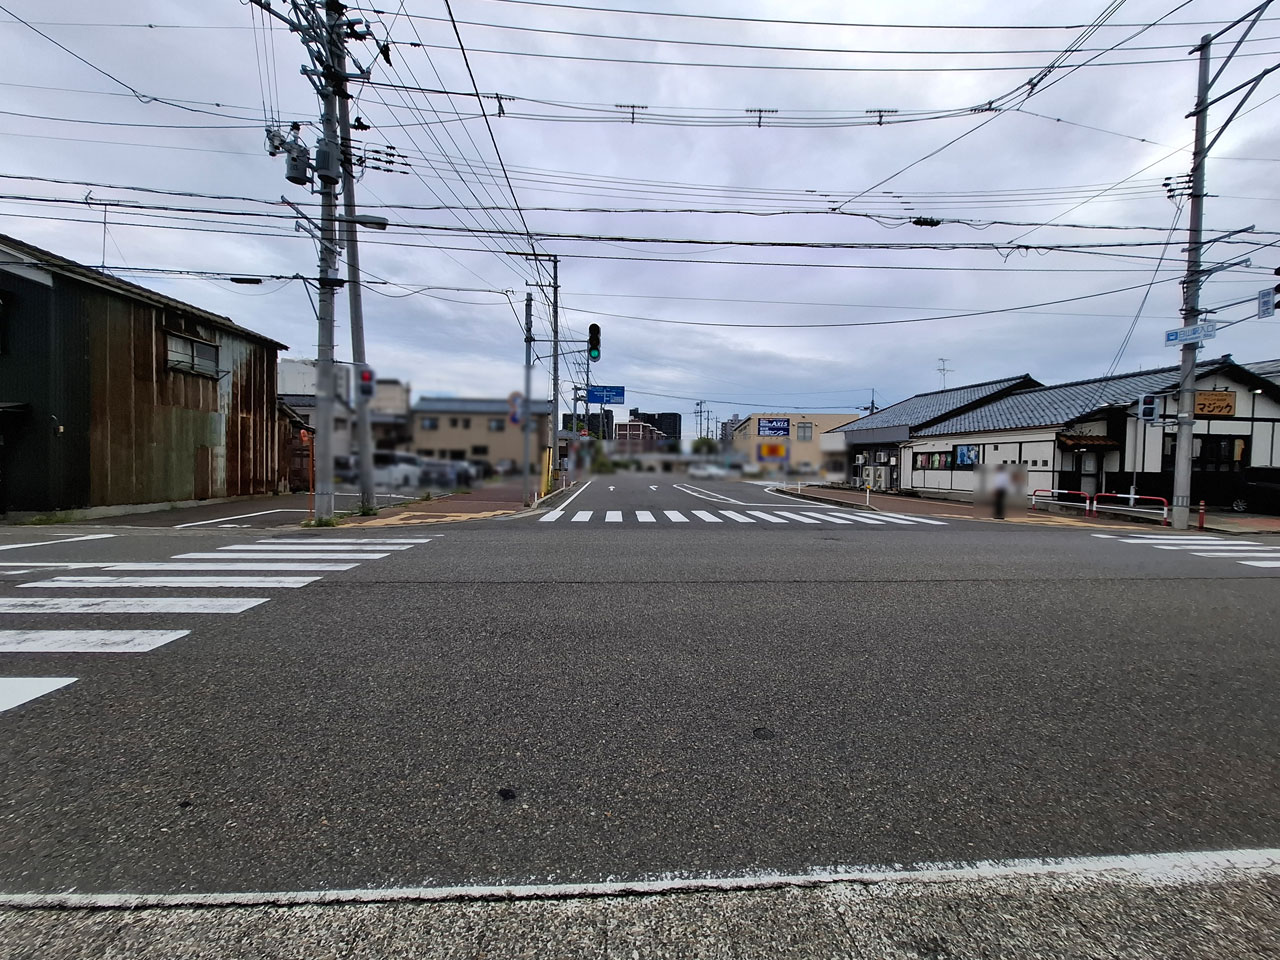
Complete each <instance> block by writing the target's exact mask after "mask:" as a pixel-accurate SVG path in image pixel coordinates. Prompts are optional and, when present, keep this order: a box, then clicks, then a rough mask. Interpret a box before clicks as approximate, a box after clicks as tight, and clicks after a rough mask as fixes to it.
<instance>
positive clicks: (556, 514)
mask: <svg viewBox="0 0 1280 960" xmlns="http://www.w3.org/2000/svg"><path fill="white" fill-rule="evenodd" d="M686 514H687V515H686ZM565 518H568V519H567V522H568V523H592V522H596V521H598V522H601V523H628V522H634V523H644V524H649V523H652V524H659V523H662V522H663V520H662V519H659V518H664V519H665V521H666V522H667V523H695V522H700V523H712V524H716V523H718V524H726V523H727V524H730V525H732V524H746V523H756V524H771V523H794V524H799V525H814V524H821V523H827V524H832V525H836V526H847V527H856V526H858V525H860V524H861V525H863V526H872V527H882V526H883V527H891V526H895V525H896V526H916V525H920V526H935V527H945V526H946V525H947V522H946V521H945V520H935V519H933V518H932V517H917V516H910V515H907V514H901V513H862V512H855V511H845V510H800V509H797V510H790V509H788V510H779V509H772V510H749V509H746V508H745V507H743V508H741V509H737V510H656V511H655V510H550V511H548V512H547V513H544V514H543V515H542V516H540V517H539V518H538V522H539V523H556V522H557V521H559V520H564V519H565Z"/></svg>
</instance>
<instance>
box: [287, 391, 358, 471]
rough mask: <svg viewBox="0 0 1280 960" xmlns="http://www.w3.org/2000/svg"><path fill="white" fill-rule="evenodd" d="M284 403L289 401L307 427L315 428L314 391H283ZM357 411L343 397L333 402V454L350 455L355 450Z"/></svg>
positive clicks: (336, 455) (339, 455)
mask: <svg viewBox="0 0 1280 960" xmlns="http://www.w3.org/2000/svg"><path fill="white" fill-rule="evenodd" d="M280 400H281V402H282V403H287V404H288V405H289V407H290V408H291V409H292V410H293V412H294V413H296V414H297V415H298V416H299V417H300V418H302V420H303V422H304V423H306V425H307V429H309V430H313V429H315V422H316V421H315V417H316V395H315V394H314V393H282V394H280ZM355 419H356V414H355V411H354V410H352V409H351V404H349V403H347V401H345V400H343V399H342V398H341V397H335V398H334V403H333V455H334V456H335V457H349V456H351V454H352V452H354V450H355V441H354V439H353V438H354V436H355Z"/></svg>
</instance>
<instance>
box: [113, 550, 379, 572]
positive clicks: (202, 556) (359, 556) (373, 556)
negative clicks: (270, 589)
mask: <svg viewBox="0 0 1280 960" xmlns="http://www.w3.org/2000/svg"><path fill="white" fill-rule="evenodd" d="M388 556H390V554H388V553H289V554H284V553H256V552H255V553H175V554H174V555H173V557H172V559H174V560H381V559H382V558H383V557H388ZM114 569H119V568H118V567H116V568H114ZM294 569H295V570H296V569H298V568H297V567H294Z"/></svg>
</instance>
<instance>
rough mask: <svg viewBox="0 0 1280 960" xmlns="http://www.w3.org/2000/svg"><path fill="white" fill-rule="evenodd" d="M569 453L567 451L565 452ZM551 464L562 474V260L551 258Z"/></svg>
mask: <svg viewBox="0 0 1280 960" xmlns="http://www.w3.org/2000/svg"><path fill="white" fill-rule="evenodd" d="M565 452H566V453H567V452H568V451H567V450H566V451H565ZM551 463H552V466H553V467H554V468H555V469H554V474H555V475H557V476H558V475H559V473H560V258H559V257H552V258H551Z"/></svg>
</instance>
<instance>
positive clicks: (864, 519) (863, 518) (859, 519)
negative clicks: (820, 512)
mask: <svg viewBox="0 0 1280 960" xmlns="http://www.w3.org/2000/svg"><path fill="white" fill-rule="evenodd" d="M814 516H815V517H816V516H817V514H816V513H815V514H814ZM831 516H833V517H843V518H844V519H845V520H852V521H853V522H854V523H870V524H874V525H876V526H883V525H884V521H883V520H881V519H880V515H879V514H876V515H875V516H874V517H869V516H867V515H866V514H864V513H833V514H831Z"/></svg>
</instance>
